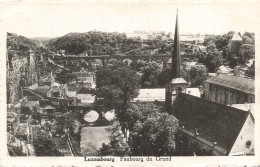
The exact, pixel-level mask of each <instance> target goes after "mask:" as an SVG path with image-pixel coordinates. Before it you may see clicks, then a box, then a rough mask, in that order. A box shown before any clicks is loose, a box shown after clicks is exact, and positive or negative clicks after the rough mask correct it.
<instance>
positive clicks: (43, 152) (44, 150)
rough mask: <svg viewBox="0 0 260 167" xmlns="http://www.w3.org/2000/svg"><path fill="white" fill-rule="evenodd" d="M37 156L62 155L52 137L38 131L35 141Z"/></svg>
mask: <svg viewBox="0 0 260 167" xmlns="http://www.w3.org/2000/svg"><path fill="white" fill-rule="evenodd" d="M33 146H34V148H35V155H36V156H60V155H61V153H60V152H58V150H57V149H56V145H55V143H54V141H53V139H52V138H50V137H49V136H46V135H45V134H43V133H38V134H37V135H36V138H35V139H34V141H33Z"/></svg>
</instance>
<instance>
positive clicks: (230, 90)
mask: <svg viewBox="0 0 260 167" xmlns="http://www.w3.org/2000/svg"><path fill="white" fill-rule="evenodd" d="M205 98H206V99H207V100H209V101H213V102H216V103H220V104H224V105H231V104H242V103H254V102H255V86H254V80H252V79H247V78H243V77H238V76H232V75H227V74H219V75H217V76H215V77H212V78H209V79H207V80H206V89H205Z"/></svg>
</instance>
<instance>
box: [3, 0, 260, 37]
mask: <svg viewBox="0 0 260 167" xmlns="http://www.w3.org/2000/svg"><path fill="white" fill-rule="evenodd" d="M41 2H42V1H38V3H36V2H35V1H33V0H31V3H28V2H26V1H25V2H23V1H22V2H19V3H17V2H16V3H13V2H7V3H5V4H3V3H2V5H1V3H0V12H1V16H0V18H1V20H0V23H2V25H3V26H4V30H6V31H7V32H13V33H17V34H19V35H24V36H26V37H57V36H62V35H65V34H67V33H69V32H87V31H93V30H97V31H106V32H115V31H116V32H125V33H131V32H133V31H136V30H137V31H165V32H171V33H174V26H175V19H176V9H177V8H178V11H179V31H180V34H187V33H193V34H197V33H208V34H224V33H227V32H228V31H239V32H245V31H249V32H255V31H256V29H257V26H258V25H257V23H258V22H259V21H258V20H257V18H260V17H259V16H260V14H259V10H258V9H257V6H259V5H260V4H259V3H258V4H257V2H251V3H249V1H248V2H247V3H245V2H242V1H241V2H237V3H231V2H222V3H217V2H214V3H211V2H210V1H207V2H204V1H203V2H201V1H200V2H197V3H186V2H183V1H182V2H179V1H168V0H161V1H141V0H140V1H137V0H135V1H131V2H130V1H124V2H123V1H112V0H104V1H95V0H89V1H76V2H77V3H75V1H74V3H72V1H69V0H68V1H67V3H64V1H62V2H63V3H58V2H57V1H54V3H43V2H42V3H41ZM83 2H86V3H83ZM258 27H259V26H258Z"/></svg>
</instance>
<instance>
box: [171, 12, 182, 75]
mask: <svg viewBox="0 0 260 167" xmlns="http://www.w3.org/2000/svg"><path fill="white" fill-rule="evenodd" d="M172 73H173V76H172V78H181V57H180V37H179V24H178V9H177V14H176V24H175V33H174V44H173V53H172Z"/></svg>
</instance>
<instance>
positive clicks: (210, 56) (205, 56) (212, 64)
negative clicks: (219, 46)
mask: <svg viewBox="0 0 260 167" xmlns="http://www.w3.org/2000/svg"><path fill="white" fill-rule="evenodd" d="M198 59H199V62H200V63H202V64H204V65H205V66H206V67H207V69H208V72H215V71H216V69H217V68H218V67H219V66H221V65H222V64H223V58H222V55H221V53H220V52H219V51H217V50H214V51H210V52H207V53H201V54H199V55H198Z"/></svg>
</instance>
